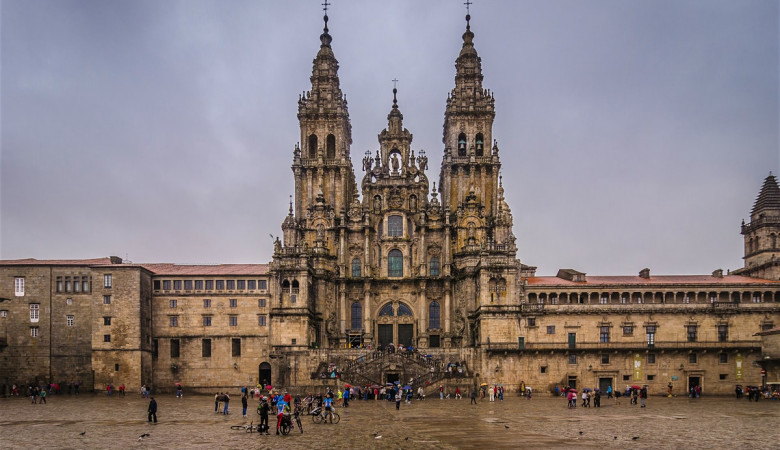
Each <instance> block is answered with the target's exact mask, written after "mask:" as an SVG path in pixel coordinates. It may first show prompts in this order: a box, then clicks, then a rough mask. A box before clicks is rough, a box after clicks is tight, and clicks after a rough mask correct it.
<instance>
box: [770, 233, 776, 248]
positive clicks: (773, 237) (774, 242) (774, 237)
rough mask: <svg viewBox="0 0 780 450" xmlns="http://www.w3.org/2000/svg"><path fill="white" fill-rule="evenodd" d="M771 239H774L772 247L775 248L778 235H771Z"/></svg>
mask: <svg viewBox="0 0 780 450" xmlns="http://www.w3.org/2000/svg"><path fill="white" fill-rule="evenodd" d="M771 240H772V248H773V249H775V248H777V236H776V235H774V234H773V235H771Z"/></svg>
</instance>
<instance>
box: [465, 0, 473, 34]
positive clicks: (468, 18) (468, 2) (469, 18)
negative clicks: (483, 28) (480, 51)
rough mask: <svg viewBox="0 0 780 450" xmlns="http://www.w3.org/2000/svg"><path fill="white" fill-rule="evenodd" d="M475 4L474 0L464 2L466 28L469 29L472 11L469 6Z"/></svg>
mask: <svg viewBox="0 0 780 450" xmlns="http://www.w3.org/2000/svg"><path fill="white" fill-rule="evenodd" d="M473 4H474V2H472V1H470V0H466V3H464V5H466V29H467V30H468V29H469V28H470V27H469V21H470V20H471V11H470V8H469V7H470V6H471V5H473Z"/></svg>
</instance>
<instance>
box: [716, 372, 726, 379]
mask: <svg viewBox="0 0 780 450" xmlns="http://www.w3.org/2000/svg"><path fill="white" fill-rule="evenodd" d="M718 377H719V378H720V379H721V380H725V379H726V378H727V377H728V375H727V374H725V373H721V374H719V375H718Z"/></svg>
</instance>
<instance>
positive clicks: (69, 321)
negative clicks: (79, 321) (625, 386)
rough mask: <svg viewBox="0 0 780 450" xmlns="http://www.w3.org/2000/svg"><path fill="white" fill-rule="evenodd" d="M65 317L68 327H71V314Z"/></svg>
mask: <svg viewBox="0 0 780 450" xmlns="http://www.w3.org/2000/svg"><path fill="white" fill-rule="evenodd" d="M65 319H66V320H65V323H67V324H68V326H69V327H72V326H73V316H72V315H68V316H65Z"/></svg>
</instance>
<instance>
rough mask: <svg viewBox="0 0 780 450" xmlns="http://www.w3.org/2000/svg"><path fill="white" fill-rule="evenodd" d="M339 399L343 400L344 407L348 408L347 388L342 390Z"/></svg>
mask: <svg viewBox="0 0 780 450" xmlns="http://www.w3.org/2000/svg"><path fill="white" fill-rule="evenodd" d="M341 398H342V399H344V407H345V408H346V407H348V406H349V388H346V389H344V393H343V394H341Z"/></svg>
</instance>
